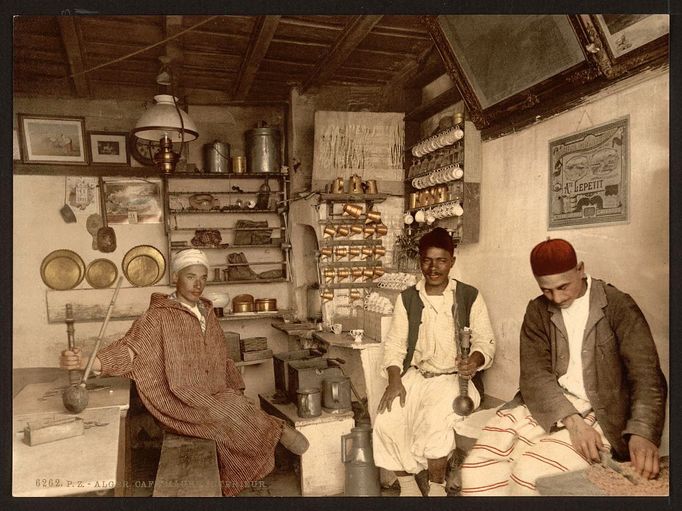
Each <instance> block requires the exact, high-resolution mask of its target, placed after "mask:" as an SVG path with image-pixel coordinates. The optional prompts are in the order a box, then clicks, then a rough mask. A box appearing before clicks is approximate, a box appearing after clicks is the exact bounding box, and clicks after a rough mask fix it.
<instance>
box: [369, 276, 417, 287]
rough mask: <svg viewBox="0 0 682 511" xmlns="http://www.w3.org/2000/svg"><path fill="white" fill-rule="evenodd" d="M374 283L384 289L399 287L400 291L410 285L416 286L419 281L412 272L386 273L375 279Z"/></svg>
mask: <svg viewBox="0 0 682 511" xmlns="http://www.w3.org/2000/svg"><path fill="white" fill-rule="evenodd" d="M374 283H375V284H376V285H377V287H380V288H383V289H397V290H399V291H404V290H405V289H407V288H408V287H410V286H414V285H415V284H416V283H417V277H416V276H415V275H412V274H411V273H403V272H398V273H385V274H384V275H382V276H381V278H378V279H375V280H374Z"/></svg>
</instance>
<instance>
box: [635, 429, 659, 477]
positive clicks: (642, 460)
mask: <svg viewBox="0 0 682 511" xmlns="http://www.w3.org/2000/svg"><path fill="white" fill-rule="evenodd" d="M628 449H629V450H630V462H631V463H632V468H634V470H635V472H637V473H638V474H639V475H640V476H642V477H644V478H645V479H653V478H654V477H656V476H657V475H658V471H659V463H658V447H656V444H654V443H653V442H651V441H650V440H647V439H646V438H644V437H642V436H639V435H630V440H629V441H628Z"/></svg>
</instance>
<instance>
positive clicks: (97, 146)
mask: <svg viewBox="0 0 682 511" xmlns="http://www.w3.org/2000/svg"><path fill="white" fill-rule="evenodd" d="M88 138H89V142H90V161H91V162H92V163H93V164H106V165H130V156H129V153H128V144H127V142H128V133H110V132H105V131H88Z"/></svg>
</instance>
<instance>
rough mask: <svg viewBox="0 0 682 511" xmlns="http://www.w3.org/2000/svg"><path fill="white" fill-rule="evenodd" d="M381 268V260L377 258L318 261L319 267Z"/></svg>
mask: <svg viewBox="0 0 682 511" xmlns="http://www.w3.org/2000/svg"><path fill="white" fill-rule="evenodd" d="M364 267H367V268H381V267H382V262H381V260H379V259H361V260H359V261H333V262H332V261H330V262H322V261H320V268H364Z"/></svg>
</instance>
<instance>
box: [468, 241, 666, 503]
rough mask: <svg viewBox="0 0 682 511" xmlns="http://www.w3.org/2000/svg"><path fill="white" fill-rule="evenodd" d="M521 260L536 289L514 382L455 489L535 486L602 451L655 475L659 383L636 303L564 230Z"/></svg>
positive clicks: (485, 491) (530, 489) (518, 491)
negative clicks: (588, 262)
mask: <svg viewBox="0 0 682 511" xmlns="http://www.w3.org/2000/svg"><path fill="white" fill-rule="evenodd" d="M530 265H531V268H532V270H533V275H534V276H535V280H536V281H537V283H538V285H539V286H540V290H541V291H542V295H540V296H539V297H537V298H535V299H534V300H532V301H531V302H530V303H529V304H528V307H527V309H526V315H525V317H524V319H523V325H522V327H521V340H520V363H521V375H520V380H519V383H520V385H519V386H520V391H519V393H518V394H517V395H516V397H515V398H514V399H513V400H512V401H511V402H509V403H507V404H506V405H504V406H503V407H502V408H501V409H500V410H499V411H498V412H497V417H496V418H495V419H493V421H491V423H489V424H488V425H487V426H486V427H485V428H484V429H483V432H482V434H481V436H480V437H479V438H478V441H477V442H476V445H475V446H474V447H473V448H472V450H471V452H470V454H469V456H468V457H467V458H466V460H465V462H464V464H463V466H462V495H470V496H479V495H537V494H538V492H537V488H536V481H537V480H538V479H539V478H541V477H546V476H552V475H556V474H561V473H563V472H568V471H574V470H581V469H585V468H587V467H588V466H589V465H590V464H592V463H595V462H597V463H598V462H599V461H600V456H604V455H607V456H609V455H610V456H613V458H614V459H615V460H616V461H620V462H623V461H627V460H629V461H630V463H631V465H632V467H633V468H634V471H635V472H636V474H638V475H639V476H640V477H644V478H647V479H651V478H654V477H656V476H657V475H658V472H659V461H658V446H659V445H660V442H661V434H662V431H663V423H664V420H665V402H666V397H667V386H666V381H665V377H664V376H663V373H662V372H661V368H660V364H659V360H658V354H657V352H656V346H655V344H654V340H653V338H652V335H651V331H650V330H649V325H648V324H647V322H646V319H645V318H644V315H643V314H642V311H641V310H640V309H639V307H638V306H637V304H636V303H635V301H634V300H633V299H632V298H631V297H630V296H629V295H627V294H625V293H623V292H622V291H619V290H618V289H616V288H615V287H614V286H612V285H610V284H607V283H606V282H604V281H602V280H598V279H596V278H592V277H590V275H588V274H586V273H585V265H584V263H583V262H582V261H581V262H580V263H578V260H577V257H576V254H575V250H574V249H573V247H572V246H571V244H570V243H568V242H567V241H565V240H561V239H553V240H549V239H548V240H547V241H543V242H542V243H539V244H538V245H536V246H535V248H533V250H532V252H531V254H530Z"/></svg>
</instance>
